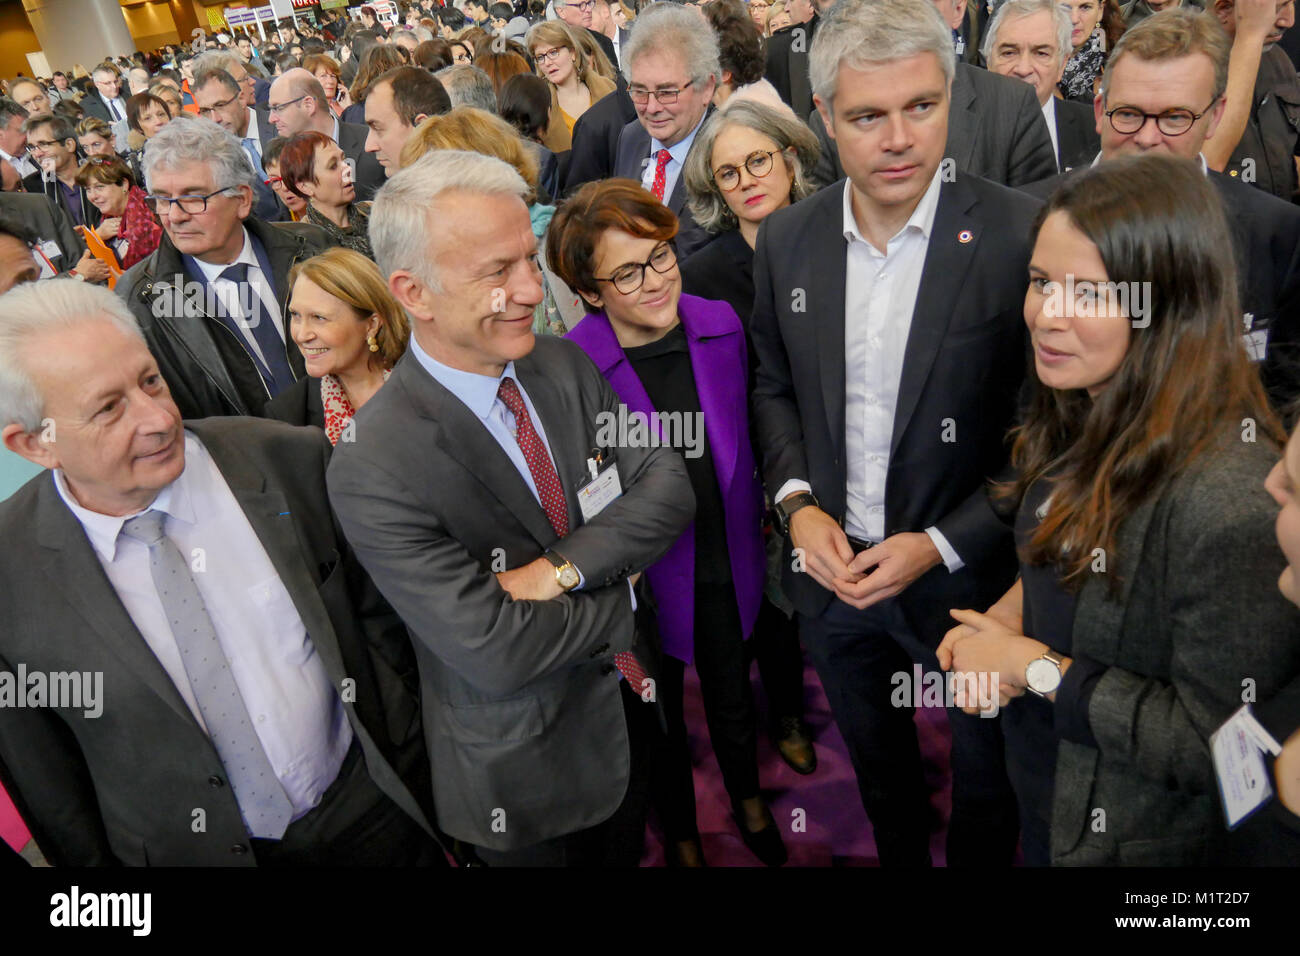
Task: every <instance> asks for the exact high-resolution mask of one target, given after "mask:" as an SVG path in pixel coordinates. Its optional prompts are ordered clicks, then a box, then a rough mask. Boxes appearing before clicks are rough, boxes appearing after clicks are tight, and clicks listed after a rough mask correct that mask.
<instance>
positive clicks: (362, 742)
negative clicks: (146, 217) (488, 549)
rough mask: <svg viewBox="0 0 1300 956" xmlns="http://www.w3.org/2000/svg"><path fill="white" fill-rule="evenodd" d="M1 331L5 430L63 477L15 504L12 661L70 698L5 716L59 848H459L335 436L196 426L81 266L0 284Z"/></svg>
mask: <svg viewBox="0 0 1300 956" xmlns="http://www.w3.org/2000/svg"><path fill="white" fill-rule="evenodd" d="M0 343H2V344H0V355H2V357H0V435H2V436H3V439H4V444H5V447H6V448H8V449H9V450H10V451H11V452H14V453H16V454H18V455H21V456H22V457H24V458H26V459H28V460H29V461H31V462H34V463H35V464H38V465H41V466H42V467H43V468H45V469H47V470H46V471H45V472H44V473H43V474H40V475H38V476H37V477H35V478H33V479H32V480H31V481H29V482H28V483H27V484H26V485H24V486H23V488H21V489H20V490H19V491H18V492H16V493H15V494H14V495H13V497H11V498H9V499H8V500H7V501H5V502H4V503H3V504H2V505H0V530H2V532H3V533H4V534H5V535H6V540H8V541H10V542H11V543H12V545H13V546H12V547H10V548H8V549H7V550H6V553H5V554H4V555H3V556H0V575H3V578H4V581H5V582H6V587H7V588H8V589H10V590H9V591H8V593H7V595H6V599H5V602H4V611H3V615H4V619H3V621H0V671H3V672H7V673H11V674H12V673H14V672H15V669H16V670H17V672H18V673H22V672H23V671H24V670H25V671H26V673H27V674H29V675H34V674H45V675H48V680H49V681H50V684H49V686H50V687H51V688H55V687H59V686H61V687H63V688H66V689H67V690H66V692H65V696H62V697H60V698H59V699H55V698H54V697H52V696H50V697H47V698H46V699H44V700H42V701H41V703H42V704H43V705H44V706H26V707H23V706H19V707H12V706H6V707H0V778H2V779H3V783H4V786H5V789H6V790H7V791H8V792H9V793H10V794H11V796H13V798H14V800H15V803H16V804H17V805H18V807H19V809H20V812H21V813H22V815H23V818H24V820H25V822H26V823H27V824H28V825H29V826H30V828H31V831H32V834H33V836H34V838H35V840H36V842H37V845H38V846H39V847H40V849H41V851H42V853H43V854H44V855H45V856H46V858H48V859H49V861H50V862H51V863H52V864H54V865H55V866H77V867H80V866H114V865H118V866H122V865H125V866H254V865H258V866H268V865H272V866H274V865H285V866H304V865H314V866H324V865H335V866H338V865H379V866H402V865H420V864H423V865H436V864H438V863H440V862H441V863H444V864H445V862H446V860H445V857H443V855H442V854H441V852H440V851H439V848H438V846H437V845H436V844H435V842H434V840H433V837H432V830H431V828H430V826H429V823H428V821H427V817H426V815H425V813H424V812H423V810H422V808H421V801H420V800H419V799H417V797H416V796H415V794H414V793H413V789H414V790H416V791H423V788H424V787H425V786H427V783H425V781H427V775H428V765H427V760H426V758H425V755H424V753H423V751H424V746H423V741H422V740H421V739H420V735H419V733H418V731H416V730H415V729H414V724H413V721H412V717H413V716H414V712H415V707H416V701H415V698H414V696H413V695H412V694H411V692H410V691H409V689H408V688H406V687H405V685H404V684H403V681H402V679H401V676H400V675H401V672H402V669H404V668H406V667H409V666H411V664H410V662H409V658H410V656H411V655H410V649H409V645H408V643H407V641H406V639H405V634H404V631H403V629H402V626H401V622H400V621H399V620H398V619H397V617H396V616H395V615H394V614H393V613H392V610H391V609H390V608H388V607H387V605H385V604H384V603H383V601H382V600H381V599H380V598H379V596H378V595H377V594H376V593H375V591H374V588H373V585H371V584H370V582H369V581H368V580H367V579H366V577H365V575H364V573H363V572H362V571H361V569H360V568H359V567H357V565H356V562H355V559H354V557H353V556H352V554H351V552H350V550H349V548H348V544H347V541H346V540H345V539H344V538H343V535H342V533H341V532H340V531H339V529H338V526H337V524H336V523H335V522H334V520H333V518H332V517H331V514H330V509H329V502H328V500H327V498H326V494H325V473H324V472H325V463H326V461H327V459H328V456H329V443H328V441H327V440H326V439H325V437H324V436H323V435H322V434H321V433H320V432H319V431H318V430H316V429H300V428H290V427H286V426H284V425H281V424H279V423H274V422H269V421H260V420H256V419H247V418H243V419H241V418H223V419H212V420H207V421H194V422H184V423H183V422H182V421H181V415H180V411H179V410H178V409H177V407H176V404H175V402H174V401H172V398H171V395H170V394H169V392H168V389H167V384H166V381H165V380H164V378H163V376H162V375H161V374H160V372H159V369H158V365H157V362H156V361H155V359H154V357H153V356H152V355H151V354H150V353H149V349H148V347H147V346H146V344H145V340H144V337H143V336H142V335H141V333H140V329H139V328H138V326H137V325H136V322H135V320H134V318H133V317H132V315H131V313H130V312H129V311H128V310H127V309H126V307H125V306H124V305H123V304H122V302H121V301H120V300H118V299H117V298H116V297H115V296H114V295H113V294H112V293H111V292H108V291H107V290H104V289H99V288H95V287H93V286H88V285H86V284H85V283H81V282H77V281H76V280H75V279H52V280H50V281H48V282H41V283H31V284H28V285H25V286H21V287H19V288H17V289H14V290H11V291H10V292H7V293H5V294H4V295H3V296H0ZM56 681H58V682H59V683H58V684H56V683H55V682H56ZM27 689H28V688H27V687H24V688H23V690H24V692H26V691H27ZM399 728H400V730H399ZM408 728H410V729H408Z"/></svg>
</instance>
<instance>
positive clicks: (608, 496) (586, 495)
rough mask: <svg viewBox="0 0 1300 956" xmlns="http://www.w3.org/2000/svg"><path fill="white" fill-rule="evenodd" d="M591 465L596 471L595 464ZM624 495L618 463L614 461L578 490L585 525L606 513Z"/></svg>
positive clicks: (579, 504)
mask: <svg viewBox="0 0 1300 956" xmlns="http://www.w3.org/2000/svg"><path fill="white" fill-rule="evenodd" d="M589 464H590V467H591V468H592V469H593V470H594V469H595V463H594V462H591V463H589ZM622 493H623V485H622V483H621V482H620V481H619V480H618V462H616V461H612V462H610V463H609V465H608V467H606V468H605V470H604V471H602V472H599V473H598V474H597V475H596V476H595V477H593V478H592V479H591V481H589V482H587V483H586V484H585V485H583V486H582V487H581V488H579V489H578V507H579V508H580V509H581V510H582V520H583V523H584V524H585V523H586V522H588V521H590V520H591V519H592V518H594V517H596V515H598V514H600V513H601V512H602V511H604V510H605V509H606V508H607V507H609V503H610V502H611V501H613V500H614V499H615V498H617V497H618V496H619V495H621V494H622Z"/></svg>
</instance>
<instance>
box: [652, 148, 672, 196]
mask: <svg viewBox="0 0 1300 956" xmlns="http://www.w3.org/2000/svg"><path fill="white" fill-rule="evenodd" d="M672 158H673V154H672V153H670V152H668V150H666V149H661V150H659V152H658V153H656V154H655V159H656V160H658V162H657V163H656V165H655V181H654V185H653V186H651V187H650V191H651V192H652V193H654V197H655V199H658V200H659V201H660V202H663V201H664V186H666V185H667V184H668V161H669V160H670V159H672Z"/></svg>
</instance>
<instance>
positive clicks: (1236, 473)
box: [0, 0, 1300, 867]
mask: <svg viewBox="0 0 1300 956" xmlns="http://www.w3.org/2000/svg"><path fill="white" fill-rule="evenodd" d="M1293 3H1294V0H1281V2H1278V0H1209V3H1208V6H1207V7H1206V8H1205V9H1201V7H1200V6H1197V5H1196V4H1195V0H1182V2H1181V3H1180V0H1162V2H1159V3H1157V2H1155V0H1129V2H1128V3H1126V4H1124V5H1123V6H1121V5H1120V4H1119V3H1117V2H1116V0H1104V2H1103V0H1065V2H1057V0H993V2H990V3H987V4H983V3H981V4H978V5H974V4H972V5H969V6H968V5H967V4H966V3H965V2H964V0H784V2H782V0H773V2H768V0H749V2H747V3H746V2H744V0H702V2H699V3H692V4H680V3H676V2H668V0H664V2H654V3H646V4H637V5H636V6H632V5H629V4H628V3H624V2H620V0H552V2H551V3H549V4H546V3H543V2H542V0H528V2H527V3H524V2H522V0H521V2H518V3H515V4H511V3H506V2H490V3H479V2H476V0H465V2H463V3H461V2H459V0H458V2H457V3H456V5H455V6H452V5H448V6H445V7H444V6H441V5H439V4H438V3H437V2H435V0H420V2H418V3H412V4H410V5H402V4H399V5H398V8H399V21H398V22H397V23H392V24H385V23H383V22H382V21H381V19H380V17H378V16H377V15H376V12H375V11H374V10H373V9H371V8H370V7H367V6H361V7H359V8H355V9H353V10H352V11H346V10H345V11H343V12H341V13H340V14H339V15H338V16H337V18H336V19H332V20H327V21H325V22H322V23H320V24H318V25H313V26H310V27H309V26H307V25H306V22H305V21H304V22H301V23H299V24H297V25H293V26H290V25H289V24H287V23H285V24H282V25H280V26H279V27H278V28H277V29H275V30H273V31H272V32H271V34H270V35H269V36H268V37H267V38H265V39H264V38H262V37H260V36H255V35H251V34H247V33H235V34H220V35H218V36H216V37H210V38H206V48H205V49H202V50H199V49H197V47H198V46H199V45H201V44H196V45H195V47H193V48H192V47H177V46H168V47H164V48H162V49H159V50H154V51H150V52H137V53H134V54H132V55H130V56H112V57H109V58H108V59H106V60H105V61H104V62H102V63H99V64H96V65H94V66H93V67H92V68H91V69H90V70H89V72H87V71H86V70H85V68H84V67H82V66H80V65H78V66H77V67H76V68H75V69H74V70H72V71H71V72H70V73H65V72H62V71H59V72H55V73H54V74H53V76H52V77H50V78H48V79H31V78H27V77H21V76H20V77H17V78H15V79H12V80H9V81H8V82H7V83H5V84H4V87H5V89H4V92H5V94H6V95H5V97H4V98H0V172H2V173H3V182H2V185H3V191H2V192H0V293H2V294H0V434H2V435H3V439H4V444H5V446H6V448H8V449H9V450H10V451H11V452H13V453H16V454H17V455H20V456H22V457H23V458H26V459H28V460H29V461H31V462H34V463H35V464H37V465H40V466H42V467H43V468H44V469H46V472H45V473H43V474H41V475H39V476H37V477H36V478H33V479H32V480H31V481H30V482H28V483H27V484H26V485H25V486H24V487H23V488H22V489H20V490H19V491H18V492H16V493H15V494H14V495H13V497H11V498H10V499H8V500H7V501H5V502H4V503H2V504H0V529H3V531H4V536H5V539H6V540H7V541H8V542H9V546H8V547H7V548H6V549H4V551H3V552H0V563H2V564H3V569H2V571H0V580H2V581H3V582H4V585H3V586H4V588H5V600H4V602H3V604H0V607H2V608H3V614H4V618H5V621H4V623H5V627H4V628H3V629H0V673H11V674H13V673H19V672H20V671H21V672H22V673H25V674H28V675H37V674H39V675H67V674H72V675H73V677H74V678H75V677H76V676H77V675H80V674H86V675H90V674H102V679H103V684H104V700H103V712H102V714H96V713H92V712H91V711H89V710H87V709H86V708H83V707H82V706H81V705H80V703H77V702H71V701H69V700H64V699H50V700H48V701H43V702H41V703H40V704H38V705H30V706H21V707H17V706H13V705H11V704H8V705H7V704H6V701H5V698H4V697H3V695H2V694H0V783H2V784H3V786H4V788H5V790H6V792H7V793H8V795H9V797H10V798H11V799H12V800H13V802H14V804H15V805H16V806H17V808H18V810H19V813H20V814H21V816H22V817H23V820H24V821H25V823H26V824H27V826H28V827H29V828H30V830H31V833H32V836H33V838H34V842H35V845H36V847H37V848H38V849H39V852H40V854H42V855H43V857H44V858H45V859H46V860H48V861H49V862H50V863H52V864H54V865H74V866H75V865H98V864H126V865H379V866H383V865H387V866H394V865H401V866H407V865H412V866H414V865H419V866H434V865H445V864H447V863H448V862H449V861H450V862H454V863H456V864H457V865H488V866H502V865H504V866H556V865H568V866H634V865H637V864H638V863H639V862H640V861H641V860H642V858H643V856H644V852H645V837H646V832H647V829H646V823H647V819H648V818H654V819H657V821H658V824H659V832H661V833H662V840H663V850H664V857H665V859H666V860H667V862H668V864H669V865H676V866H690V867H694V866H702V865H705V864H706V862H707V861H706V859H705V854H704V845H703V841H702V839H701V833H700V826H699V822H698V819H697V803H696V795H695V789H694V781H693V773H694V769H695V768H694V766H693V762H692V753H691V740H690V734H689V732H688V726H687V721H686V713H687V706H686V703H687V701H686V697H687V694H688V693H689V692H690V688H692V687H693V686H695V685H694V684H692V683H691V682H690V681H688V680H687V672H688V670H689V669H691V668H693V669H694V673H695V675H696V677H697V678H698V688H699V694H700V697H701V700H702V705H703V712H704V716H705V723H706V725H707V731H708V741H709V745H710V748H711V751H712V759H715V760H716V763H717V766H718V769H719V770H720V773H721V779H722V782H723V784H724V786H725V790H726V794H727V796H728V798H729V800H730V804H731V810H732V813H733V819H734V825H735V828H736V833H737V835H738V836H739V837H740V839H741V840H742V841H743V843H744V845H745V846H746V847H747V848H748V850H749V851H750V853H751V854H752V857H753V860H754V862H756V863H757V862H761V863H763V864H766V865H769V866H778V865H781V864H782V863H784V862H786V861H787V859H788V847H787V843H788V841H789V840H790V839H791V838H792V836H793V835H792V833H791V832H789V831H788V830H787V826H788V824H787V823H786V822H785V821H781V820H779V819H778V818H776V817H774V815H773V813H772V812H771V809H770V808H769V806H768V803H767V800H766V798H765V796H764V792H763V781H762V780H761V779H760V773H759V767H760V760H759V754H758V748H759V738H760V731H761V729H763V728H764V727H765V728H766V731H767V736H768V737H769V738H770V740H771V742H772V744H773V746H775V748H776V749H777V751H778V752H779V753H780V756H781V758H782V759H783V760H784V761H785V763H786V764H788V766H789V767H790V768H792V769H793V770H794V771H796V772H797V773H799V774H803V775H812V774H815V773H816V772H817V764H818V759H817V744H816V742H815V741H814V739H813V732H812V730H811V729H810V727H809V725H808V724H807V723H806V722H805V714H804V706H805V704H804V691H805V688H804V684H803V681H804V654H805V652H806V654H807V656H808V658H809V659H810V660H811V663H812V664H813V667H814V668H815V671H816V675H817V679H818V680H819V681H820V684H821V687H822V688H823V690H824V691H825V695H826V699H827V700H828V702H829V705H830V710H831V714H832V716H833V718H834V721H835V723H836V725H837V727H838V730H839V732H840V734H841V736H842V737H843V741H844V745H845V747H846V749H847V753H848V757H849V759H850V761H851V763H852V767H853V771H854V773H855V774H856V778H857V784H858V789H859V795H860V799H861V802H862V805H863V807H864V809H865V811H866V815H867V817H868V818H869V820H870V823H871V827H872V831H873V835H874V841H875V847H876V852H877V856H878V859H879V862H880V863H881V864H882V865H885V866H927V865H930V864H931V863H932V862H933V860H932V856H931V835H932V831H933V830H934V829H935V826H936V824H935V821H934V815H933V813H932V810H931V796H932V794H931V790H930V787H929V785H928V784H927V780H926V775H925V772H924V766H923V761H922V754H921V748H920V744H919V742H918V735H917V729H916V711H917V709H918V708H920V707H941V708H944V709H945V711H946V717H947V721H948V725H949V728H950V730H951V751H950V756H949V766H950V770H951V786H952V809H951V814H950V816H949V817H948V819H947V821H946V837H945V838H946V851H945V860H946V862H947V863H948V864H949V865H955V866H983V867H998V866H1006V865H1010V864H1012V863H1013V862H1016V861H1017V860H1020V861H1022V862H1024V863H1025V864H1027V865H1033V866H1046V865H1161V866H1192V865H1204V864H1210V863H1238V864H1240V863H1245V864H1275V863H1289V864H1295V863H1298V862H1300V815H1298V814H1300V610H1297V606H1296V605H1297V604H1298V603H1300V583H1297V580H1296V578H1295V575H1296V574H1297V570H1296V569H1297V568H1300V491H1297V489H1298V488H1300V440H1297V439H1292V440H1290V441H1288V429H1289V428H1290V427H1292V426H1293V425H1294V424H1295V422H1296V419H1297V415H1296V411H1297V409H1298V408H1300V405H1297V402H1300V208H1297V205H1296V204H1297V201H1300V176H1298V174H1297V170H1298V169H1300V159H1298V157H1300V114H1297V113H1296V110H1297V109H1300V80H1298V79H1297V68H1296V64H1295V61H1293V60H1292V58H1291V56H1292V54H1291V53H1289V52H1288V50H1292V49H1297V48H1293V47H1291V45H1290V42H1291V37H1290V35H1289V33H1288V31H1289V30H1290V28H1291V27H1292V25H1293V23H1294V14H1293ZM349 14H350V15H349ZM754 663H757V670H758V674H759V677H760V679H761V681H762V684H763V690H764V694H763V699H764V700H765V701H766V707H765V711H766V712H765V713H762V714H760V707H759V705H758V703H757V700H756V695H755V693H754V689H753V687H752V682H751V665H753V664H754ZM923 674H924V675H927V676H931V675H933V676H936V677H941V678H942V679H939V680H936V682H935V686H937V687H940V688H942V689H943V693H941V694H939V695H938V697H937V698H936V699H933V700H932V699H931V697H930V695H929V693H928V692H927V693H926V694H925V695H924V697H923V695H922V693H921V689H920V688H919V687H917V688H915V689H914V690H915V692H913V690H906V691H905V692H903V693H901V694H900V685H902V686H906V687H910V683H909V682H912V681H918V682H919V681H920V678H921V676H922V675H923ZM49 681H50V686H53V685H54V683H55V681H54V679H53V677H51V678H49ZM195 807H202V808H204V826H203V827H201V828H197V827H195V826H194V825H193V823H194V820H193V812H194V810H193V808H195Z"/></svg>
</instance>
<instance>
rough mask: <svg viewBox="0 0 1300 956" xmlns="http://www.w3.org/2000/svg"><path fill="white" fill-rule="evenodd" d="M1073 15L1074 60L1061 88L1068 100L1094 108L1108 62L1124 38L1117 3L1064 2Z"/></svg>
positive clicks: (1108, 0)
mask: <svg viewBox="0 0 1300 956" xmlns="http://www.w3.org/2000/svg"><path fill="white" fill-rule="evenodd" d="M1064 5H1065V6H1067V7H1069V12H1070V43H1071V45H1072V47H1073V49H1072V51H1071V53H1070V58H1069V59H1068V60H1066V61H1065V73H1064V74H1063V75H1062V76H1061V82H1060V83H1058V84H1057V88H1058V89H1059V90H1060V91H1061V95H1062V96H1063V97H1065V98H1066V99H1067V100H1078V101H1079V102H1081V103H1088V104H1091V103H1092V101H1093V97H1094V96H1095V94H1096V88H1097V82H1098V81H1099V80H1100V79H1101V71H1102V68H1103V67H1104V66H1105V65H1106V58H1107V56H1109V53H1110V50H1112V49H1113V48H1114V46H1115V44H1116V42H1117V41H1118V40H1119V38H1120V37H1121V36H1123V35H1124V29H1125V25H1124V15H1123V14H1122V13H1121V12H1120V9H1119V4H1118V3H1117V2H1116V0H1064Z"/></svg>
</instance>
